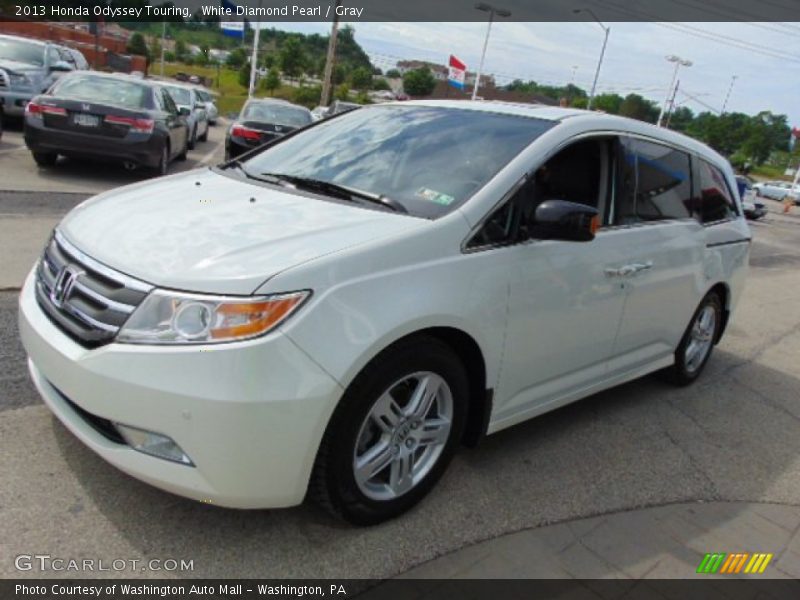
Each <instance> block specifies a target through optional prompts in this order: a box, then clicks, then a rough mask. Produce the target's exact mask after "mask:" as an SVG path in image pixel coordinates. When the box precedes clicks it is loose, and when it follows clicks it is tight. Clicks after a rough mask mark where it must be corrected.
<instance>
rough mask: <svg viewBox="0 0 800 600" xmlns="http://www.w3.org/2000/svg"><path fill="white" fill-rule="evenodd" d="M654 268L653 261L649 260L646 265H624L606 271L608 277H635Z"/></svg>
mask: <svg viewBox="0 0 800 600" xmlns="http://www.w3.org/2000/svg"><path fill="white" fill-rule="evenodd" d="M652 268H653V261H652V260H648V261H647V262H644V263H631V264H629V265H622V266H621V267H618V268H613V267H609V268H607V269H605V274H606V277H633V276H634V275H636V273H638V272H639V271H647V270H648V269H652Z"/></svg>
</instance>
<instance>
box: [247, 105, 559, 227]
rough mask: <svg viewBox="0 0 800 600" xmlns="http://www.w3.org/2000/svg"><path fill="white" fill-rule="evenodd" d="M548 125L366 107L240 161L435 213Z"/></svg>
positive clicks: (468, 113)
mask: <svg viewBox="0 0 800 600" xmlns="http://www.w3.org/2000/svg"><path fill="white" fill-rule="evenodd" d="M555 124H556V123H555V122H553V121H545V120H542V119H534V118H530V117H524V116H516V115H505V114H497V113H490V112H485V111H480V110H467V109H454V108H443V107H426V106H402V107H401V106H390V105H383V106H373V107H367V108H361V109H359V110H356V111H351V112H348V113H346V114H343V115H342V116H340V117H336V118H335V119H331V120H329V121H322V122H321V123H320V124H318V125H316V126H314V127H312V128H310V129H308V130H306V131H302V132H300V133H298V134H296V135H294V136H292V137H289V138H288V139H286V140H284V141H282V142H279V143H277V144H274V145H272V146H268V147H267V148H265V149H264V151H262V152H260V153H259V154H257V155H256V156H254V157H253V158H251V159H250V160H248V161H246V163H245V166H246V169H247V171H248V172H250V173H253V174H260V173H282V174H287V175H292V176H296V177H304V178H311V179H317V180H322V181H327V182H332V183H336V184H338V185H343V186H348V187H351V188H355V189H358V190H362V191H365V192H369V193H371V194H376V195H384V196H387V197H389V198H391V199H393V200H396V201H398V202H400V203H401V204H402V205H403V206H404V207H405V208H406V209H407V210H408V212H409V213H410V214H412V215H416V216H421V217H427V218H436V217H439V216H441V215H444V214H447V213H449V212H450V211H452V210H453V209H455V208H456V207H457V206H459V205H460V204H462V203H463V202H464V201H465V200H466V199H467V198H469V197H470V196H471V195H472V194H473V193H475V192H476V191H477V190H479V189H480V188H481V187H483V185H485V184H486V182H487V181H489V179H491V178H492V177H493V176H494V175H495V174H496V173H497V172H498V171H500V169H502V168H503V167H504V166H505V165H506V164H508V162H509V161H510V160H511V159H513V158H514V157H515V156H516V155H517V154H519V152H520V151H522V149H523V148H525V147H526V146H527V145H529V144H530V143H531V142H532V141H533V140H534V139H536V138H537V137H538V136H540V135H541V134H542V133H544V132H545V131H547V130H548V129H550V128H551V127H553V126H554V125H555Z"/></svg>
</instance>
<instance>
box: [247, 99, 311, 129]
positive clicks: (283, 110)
mask: <svg viewBox="0 0 800 600" xmlns="http://www.w3.org/2000/svg"><path fill="white" fill-rule="evenodd" d="M242 119H243V120H245V121H261V122H263V123H270V124H273V125H288V126H290V127H302V126H303V125H308V124H309V123H311V114H310V113H309V112H308V111H307V110H306V109H304V108H295V107H293V106H283V105H281V104H268V103H266V102H253V103H252V104H248V105H247V106H245V107H244V110H243V111H242Z"/></svg>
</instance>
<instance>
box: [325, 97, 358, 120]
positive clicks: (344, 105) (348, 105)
mask: <svg viewBox="0 0 800 600" xmlns="http://www.w3.org/2000/svg"><path fill="white" fill-rule="evenodd" d="M357 108H361V105H360V104H356V103H355V102H343V101H341V100H334V101H333V102H332V103H331V105H330V106H329V107H328V110H327V111H326V112H325V116H326V117H332V116H333V115H338V114H339V113H343V112H347V111H348V110H355V109H357Z"/></svg>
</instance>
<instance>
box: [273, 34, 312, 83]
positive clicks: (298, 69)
mask: <svg viewBox="0 0 800 600" xmlns="http://www.w3.org/2000/svg"><path fill="white" fill-rule="evenodd" d="M278 60H279V62H280V64H281V69H282V70H283V74H284V75H285V76H286V77H290V78H294V77H298V76H300V74H301V73H302V71H303V67H304V66H305V64H306V58H305V53H304V52H303V48H302V47H301V45H300V40H299V39H298V38H297V37H290V38H289V39H287V40H286V41H285V42H284V44H283V47H282V48H281V49H280V52H279V53H278Z"/></svg>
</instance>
